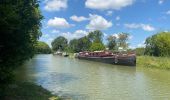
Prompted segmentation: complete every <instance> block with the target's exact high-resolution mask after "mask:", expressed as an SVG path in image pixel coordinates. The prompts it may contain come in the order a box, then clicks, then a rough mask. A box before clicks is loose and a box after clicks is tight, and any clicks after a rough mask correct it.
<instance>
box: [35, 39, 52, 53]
mask: <svg viewBox="0 0 170 100" xmlns="http://www.w3.org/2000/svg"><path fill="white" fill-rule="evenodd" d="M35 50H36V53H37V54H50V53H51V48H50V47H49V45H48V44H47V43H45V42H42V41H38V42H37V44H36V46H35Z"/></svg>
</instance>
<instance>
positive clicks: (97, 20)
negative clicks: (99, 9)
mask: <svg viewBox="0 0 170 100" xmlns="http://www.w3.org/2000/svg"><path fill="white" fill-rule="evenodd" d="M89 16H90V22H89V24H88V25H87V26H86V29H89V30H105V29H107V28H109V27H111V26H112V22H109V21H107V20H106V19H105V18H103V17H102V16H99V15H95V14H94V15H93V14H90V15H89Z"/></svg>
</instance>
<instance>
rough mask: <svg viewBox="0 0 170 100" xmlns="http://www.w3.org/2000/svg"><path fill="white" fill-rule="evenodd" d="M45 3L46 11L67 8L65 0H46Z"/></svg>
mask: <svg viewBox="0 0 170 100" xmlns="http://www.w3.org/2000/svg"><path fill="white" fill-rule="evenodd" d="M45 3H46V5H45V7H44V9H45V10H46V11H60V10H61V9H66V8H67V0H48V1H46V2H45Z"/></svg>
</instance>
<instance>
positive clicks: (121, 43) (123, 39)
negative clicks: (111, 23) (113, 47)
mask: <svg viewBox="0 0 170 100" xmlns="http://www.w3.org/2000/svg"><path fill="white" fill-rule="evenodd" d="M128 39H129V34H127V33H120V34H118V40H117V42H118V43H117V45H118V47H122V48H123V49H124V50H126V49H127V48H128V43H127V40H128Z"/></svg>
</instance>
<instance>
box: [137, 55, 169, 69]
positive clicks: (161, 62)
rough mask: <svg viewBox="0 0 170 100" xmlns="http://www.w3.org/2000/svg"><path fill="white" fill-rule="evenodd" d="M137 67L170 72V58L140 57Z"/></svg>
mask: <svg viewBox="0 0 170 100" xmlns="http://www.w3.org/2000/svg"><path fill="white" fill-rule="evenodd" d="M137 66H139V67H148V68H158V69H166V70H169V69H170V58H168V57H153V56H138V57H137Z"/></svg>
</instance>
